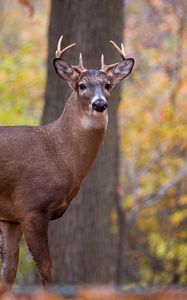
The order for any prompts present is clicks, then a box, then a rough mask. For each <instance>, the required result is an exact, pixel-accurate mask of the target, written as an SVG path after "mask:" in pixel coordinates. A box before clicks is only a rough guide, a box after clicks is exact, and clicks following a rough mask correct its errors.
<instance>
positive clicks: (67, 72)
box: [53, 58, 79, 88]
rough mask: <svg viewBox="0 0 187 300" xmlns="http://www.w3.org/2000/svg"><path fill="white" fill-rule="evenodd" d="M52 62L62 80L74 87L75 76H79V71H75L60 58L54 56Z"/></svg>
mask: <svg viewBox="0 0 187 300" xmlns="http://www.w3.org/2000/svg"><path fill="white" fill-rule="evenodd" d="M53 63H54V67H55V71H56V72H57V74H58V75H59V76H60V77H62V78H63V79H64V80H66V81H68V83H69V84H70V86H71V87H72V88H74V86H75V85H76V81H77V78H78V77H79V73H77V72H76V71H75V70H74V69H73V68H72V66H71V65H69V64H68V63H67V62H65V61H63V60H62V59H59V58H55V59H54V61H53Z"/></svg>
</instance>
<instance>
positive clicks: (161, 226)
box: [0, 0, 187, 286]
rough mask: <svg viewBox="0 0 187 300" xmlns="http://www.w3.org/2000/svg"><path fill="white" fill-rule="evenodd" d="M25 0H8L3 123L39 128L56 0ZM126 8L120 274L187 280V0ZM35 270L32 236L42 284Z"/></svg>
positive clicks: (117, 230) (3, 26)
mask: <svg viewBox="0 0 187 300" xmlns="http://www.w3.org/2000/svg"><path fill="white" fill-rule="evenodd" d="M19 2H20V3H19ZM21 2H24V1H16V0H15V1H13V0H4V1H1V2H0V125H21V124H26V125H37V124H39V123H40V120H41V115H42V109H43V98H44V92H45V91H44V89H45V81H46V60H47V26H48V19H49V10H50V2H49V1H48V0H35V1H32V2H31V3H33V6H34V11H33V10H32V6H31V7H30V8H29V7H27V6H23V5H21ZM124 6H125V9H124V18H125V27H124V40H125V48H126V52H127V56H130V57H134V58H135V60H136V65H135V69H134V71H133V73H132V75H131V76H130V77H129V78H128V79H127V80H126V82H125V84H124V86H123V87H122V92H121V95H122V99H121V102H120V105H119V111H118V122H119V133H120V164H119V172H120V184H119V185H118V188H117V192H118V197H117V200H116V201H117V205H116V209H114V208H113V209H112V210H111V220H112V226H111V228H110V230H111V233H112V235H113V237H114V240H115V237H116V236H118V238H119V243H118V257H117V264H118V269H117V275H116V278H114V280H113V281H114V282H118V283H121V284H123V285H124V286H135V285H137V284H138V285H145V286H147V285H155V284H159V285H161V284H162V285H169V284H178V285H185V284H186V283H187V229H186V228H187V185H186V182H187V138H186V132H187V62H186V57H187V20H186V17H187V2H186V0H180V1H175V0H142V1H139V0H133V1H130V0H127V1H126V2H124ZM106 42H107V41H106ZM70 263H71V262H70ZM62 267H63V266H62ZM35 277H36V276H35V269H34V267H33V263H32V260H31V258H30V256H29V253H28V252H27V250H26V248H25V246H24V242H23V246H22V249H21V254H20V263H19V272H18V275H17V284H23V283H33V282H34V281H35Z"/></svg>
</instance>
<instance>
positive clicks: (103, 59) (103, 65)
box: [101, 54, 105, 70]
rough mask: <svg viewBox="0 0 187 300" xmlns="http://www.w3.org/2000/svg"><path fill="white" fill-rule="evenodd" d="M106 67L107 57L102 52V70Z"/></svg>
mask: <svg viewBox="0 0 187 300" xmlns="http://www.w3.org/2000/svg"><path fill="white" fill-rule="evenodd" d="M104 67H105V58H104V55H103V54H102V55H101V70H103V69H104Z"/></svg>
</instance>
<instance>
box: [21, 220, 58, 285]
mask: <svg viewBox="0 0 187 300" xmlns="http://www.w3.org/2000/svg"><path fill="white" fill-rule="evenodd" d="M22 229H23V233H24V236H25V240H26V243H27V246H28V248H29V250H30V252H31V254H32V256H33V259H34V261H35V263H36V266H37V268H38V270H39V273H40V276H41V279H42V283H43V285H44V286H46V285H48V284H51V283H52V274H51V273H52V263H51V257H50V252H49V245H48V236H47V235H48V220H47V217H46V216H43V215H39V214H33V215H32V216H28V215H27V217H26V218H25V220H24V221H23V223H22Z"/></svg>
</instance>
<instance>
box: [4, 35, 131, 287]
mask: <svg viewBox="0 0 187 300" xmlns="http://www.w3.org/2000/svg"><path fill="white" fill-rule="evenodd" d="M61 40H62V37H61V38H60V40H59V42H58V47H57V51H56V58H55V59H54V66H55V70H56V72H57V73H58V75H59V76H60V77H62V78H63V79H65V80H66V81H67V82H68V83H69V84H70V86H71V88H72V90H73V93H72V95H71V96H70V98H69V99H68V101H67V103H66V105H65V108H64V111H63V113H62V115H61V116H60V118H59V119H58V120H56V121H55V122H53V123H50V124H48V125H44V126H12V127H11V126H7V127H0V225H1V257H2V277H3V279H4V281H5V282H6V283H7V284H9V285H11V284H12V283H13V282H14V280H15V276H16V270H17V264H18V255H19V247H20V239H21V236H22V233H23V234H24V236H25V240H26V243H27V245H28V248H29V250H30V252H31V254H32V256H33V259H34V260H35V262H36V265H37V267H38V269H39V272H40V275H41V279H42V282H43V284H44V285H45V284H49V283H51V277H52V276H51V271H52V266H51V258H50V253H49V247H48V237H47V232H48V223H49V221H50V220H54V219H57V218H59V217H61V216H62V215H63V214H64V212H65V210H66V208H67V207H68V205H69V203H70V201H71V200H72V199H73V198H74V197H75V195H76V194H77V192H78V191H79V188H80V184H81V182H82V180H83V179H84V177H85V175H86V174H87V172H88V170H89V169H90V168H91V166H92V164H93V162H94V161H95V158H96V156H97V153H98V151H99V149H100V147H101V144H102V142H103V137H104V133H105V131H106V128H107V122H108V115H107V105H108V104H107V103H108V99H109V97H110V91H111V90H112V89H113V87H114V86H115V85H116V84H117V83H118V82H119V81H120V80H122V79H124V78H125V77H126V76H128V75H129V74H130V72H131V70H132V68H133V65H134V59H133V58H126V57H125V52H124V48H123V45H122V47H121V49H120V48H119V47H118V46H117V45H116V44H115V43H114V42H112V41H111V43H112V44H113V46H114V47H115V48H116V49H117V51H118V52H119V54H120V56H121V58H122V61H121V62H119V63H115V64H112V65H105V63H104V56H103V55H102V57H101V69H100V70H95V69H93V70H92V69H89V70H87V69H86V68H84V67H83V62H82V56H81V54H80V60H79V65H77V66H72V65H70V64H68V63H67V62H65V61H64V59H63V55H64V53H65V52H66V51H67V50H68V49H69V48H71V47H72V46H74V45H75V44H72V45H70V46H68V47H66V48H64V49H63V50H61Z"/></svg>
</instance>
